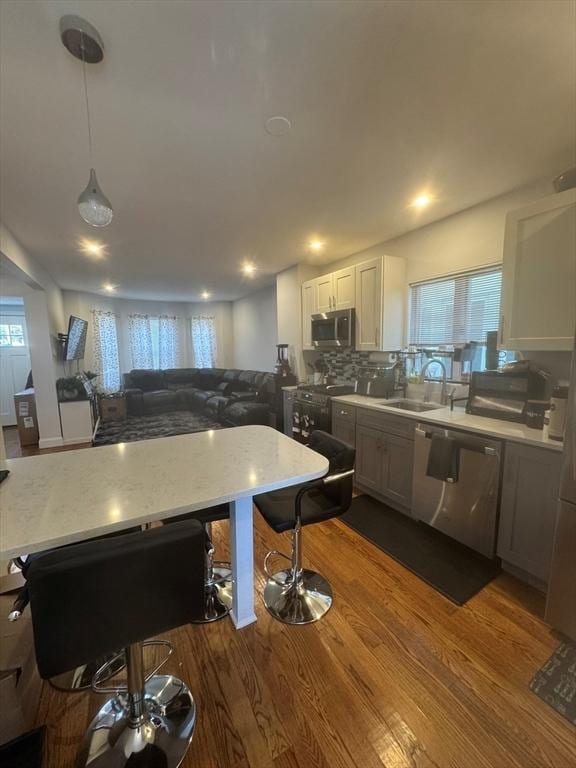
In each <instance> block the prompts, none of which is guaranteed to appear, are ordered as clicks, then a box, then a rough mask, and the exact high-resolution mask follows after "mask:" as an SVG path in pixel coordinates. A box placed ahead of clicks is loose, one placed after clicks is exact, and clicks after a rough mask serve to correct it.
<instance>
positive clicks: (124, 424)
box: [92, 411, 223, 445]
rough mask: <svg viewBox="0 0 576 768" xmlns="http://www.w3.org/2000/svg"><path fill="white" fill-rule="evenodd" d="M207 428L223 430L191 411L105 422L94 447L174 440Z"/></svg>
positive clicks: (219, 425)
mask: <svg viewBox="0 0 576 768" xmlns="http://www.w3.org/2000/svg"><path fill="white" fill-rule="evenodd" d="M207 429H223V427H222V424H219V423H218V422H217V421H214V420H213V419H210V418H208V417H206V416H201V415H200V414H197V413H191V412H190V411H170V412H169V413H159V414H158V415H156V416H127V417H126V418H125V419H120V420H118V421H102V422H100V425H99V427H98V431H97V433H96V436H95V437H94V440H93V441H92V444H93V445H112V444H113V443H131V442H134V441H135V440H151V439H152V438H154V437H173V436H174V435H187V434H189V433H191V432H204V431H205V430H207Z"/></svg>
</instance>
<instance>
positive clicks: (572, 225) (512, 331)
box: [499, 189, 576, 352]
mask: <svg viewBox="0 0 576 768" xmlns="http://www.w3.org/2000/svg"><path fill="white" fill-rule="evenodd" d="M500 323H501V324H500V340H499V341H500V347H501V348H502V349H514V350H536V351H545V350H550V351H557V350H566V351H567V352H568V351H571V350H572V345H573V343H574V327H575V326H576V189H569V190H566V191H565V192H560V193H559V194H556V195H551V196H550V197H545V198H544V199H542V200H537V201H536V202H534V203H532V204H530V205H527V206H525V207H524V208H521V209H520V210H517V211H511V212H510V213H509V214H508V216H507V217H506V232H505V237H504V260H503V271H502V305H501V318H500Z"/></svg>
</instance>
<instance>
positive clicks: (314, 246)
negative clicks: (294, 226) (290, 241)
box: [308, 239, 326, 253]
mask: <svg viewBox="0 0 576 768" xmlns="http://www.w3.org/2000/svg"><path fill="white" fill-rule="evenodd" d="M325 245H326V243H323V242H322V240H316V239H313V240H310V242H309V243H308V248H310V250H311V251H314V253H319V252H320V251H321V250H322V249H323V248H324V246H325Z"/></svg>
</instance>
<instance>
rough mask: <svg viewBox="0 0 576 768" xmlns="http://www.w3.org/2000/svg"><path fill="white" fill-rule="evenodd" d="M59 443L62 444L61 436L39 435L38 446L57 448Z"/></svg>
mask: <svg viewBox="0 0 576 768" xmlns="http://www.w3.org/2000/svg"><path fill="white" fill-rule="evenodd" d="M59 445H64V440H63V439H62V438H61V437H41V438H40V440H38V448H57V447H58V446H59Z"/></svg>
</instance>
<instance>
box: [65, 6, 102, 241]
mask: <svg viewBox="0 0 576 768" xmlns="http://www.w3.org/2000/svg"><path fill="white" fill-rule="evenodd" d="M60 37H61V38H62V43H63V44H64V47H65V48H66V49H67V50H68V51H70V53H71V54H72V55H73V56H75V57H76V58H77V59H80V61H81V62H82V79H83V82H84V100H85V102H86V121H87V124H88V152H89V156H90V166H91V168H90V177H89V179H88V184H87V185H86V189H85V190H84V191H83V192H82V194H81V195H80V197H79V198H78V210H79V211H80V216H81V217H82V218H83V219H84V221H85V222H86V223H87V224H90V225H91V226H92V227H107V226H108V224H110V222H111V221H112V217H113V216H114V211H113V210H112V205H111V204H110V201H109V200H108V198H107V197H106V195H105V194H104V193H103V192H102V190H101V188H100V184H99V183H98V179H97V178H96V171H95V170H94V168H93V165H94V163H93V160H92V155H93V152H92V125H91V120H90V102H89V99H88V84H87V81H86V64H97V63H98V62H100V61H102V59H103V58H104V45H103V43H102V39H101V37H100V35H99V34H98V31H97V30H96V29H94V27H93V26H92V25H91V24H89V23H88V22H87V21H86V20H85V19H81V18H80V17H79V16H74V15H67V16H63V17H62V18H61V19H60Z"/></svg>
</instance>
